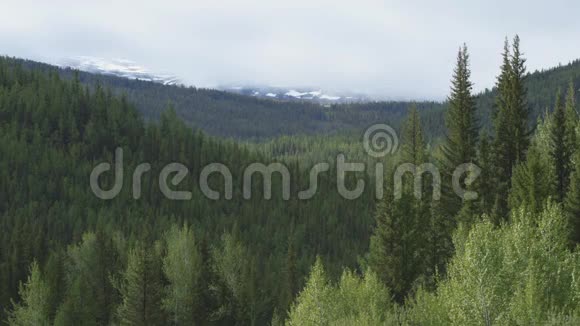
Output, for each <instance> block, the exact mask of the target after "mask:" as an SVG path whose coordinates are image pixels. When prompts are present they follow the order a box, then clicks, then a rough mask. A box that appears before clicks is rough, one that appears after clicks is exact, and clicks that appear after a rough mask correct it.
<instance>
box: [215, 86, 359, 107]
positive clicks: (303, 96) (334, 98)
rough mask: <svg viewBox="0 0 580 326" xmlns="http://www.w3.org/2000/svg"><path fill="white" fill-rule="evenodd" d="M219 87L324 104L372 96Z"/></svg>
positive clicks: (311, 89) (310, 89)
mask: <svg viewBox="0 0 580 326" xmlns="http://www.w3.org/2000/svg"><path fill="white" fill-rule="evenodd" d="M218 88H219V89H221V90H224V91H227V92H232V93H236V94H242V95H248V96H254V97H262V98H270V99H278V100H290V101H292V100H298V101H313V102H318V103H322V104H332V103H354V102H367V101H369V100H370V98H368V97H367V96H365V95H362V94H351V93H348V94H344V93H339V92H326V91H324V90H322V89H319V88H304V87H294V88H284V87H271V86H221V87H218Z"/></svg>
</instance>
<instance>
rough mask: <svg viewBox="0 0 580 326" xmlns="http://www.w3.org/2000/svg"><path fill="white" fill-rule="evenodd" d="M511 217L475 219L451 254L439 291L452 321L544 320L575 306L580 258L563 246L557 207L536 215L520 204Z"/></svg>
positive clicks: (508, 322)
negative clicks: (499, 221) (498, 223)
mask: <svg viewBox="0 0 580 326" xmlns="http://www.w3.org/2000/svg"><path fill="white" fill-rule="evenodd" d="M511 219H512V224H510V225H504V226H502V227H501V228H499V229H498V228H496V227H495V226H494V225H493V224H492V223H490V222H488V221H484V222H481V223H479V224H477V225H476V226H475V227H474V228H473V229H472V231H471V232H470V234H469V236H468V238H467V241H466V243H465V245H464V246H463V250H462V251H461V252H458V253H457V256H456V257H454V259H453V260H452V262H451V264H450V267H449V274H448V279H447V280H446V281H444V282H443V283H442V284H441V285H440V288H439V289H438V291H437V297H438V298H439V300H441V302H443V305H444V307H445V309H446V310H447V311H448V317H449V319H450V321H451V323H452V324H456V325H513V324H521V325H534V324H542V323H545V322H547V321H548V320H549V319H550V318H552V315H551V314H561V315H566V316H567V315H570V316H571V315H573V314H574V312H575V310H576V309H577V308H578V298H579V294H580V293H579V292H578V285H577V284H578V270H577V266H578V262H579V261H580V260H579V258H578V255H577V254H576V253H571V252H570V251H568V249H567V232H568V226H567V223H566V219H565V218H564V216H563V214H562V211H561V209H560V208H559V207H558V206H557V205H554V204H548V205H547V206H546V209H545V210H544V211H543V212H542V213H541V214H539V216H537V217H535V215H534V214H532V213H530V212H529V211H527V210H526V209H518V210H516V211H515V212H513V213H512V216H511ZM424 301H425V300H424ZM427 301H428V300H427ZM435 308H437V306H435ZM415 309H417V308H415ZM436 310H437V311H440V309H436ZM435 312H436V311H435Z"/></svg>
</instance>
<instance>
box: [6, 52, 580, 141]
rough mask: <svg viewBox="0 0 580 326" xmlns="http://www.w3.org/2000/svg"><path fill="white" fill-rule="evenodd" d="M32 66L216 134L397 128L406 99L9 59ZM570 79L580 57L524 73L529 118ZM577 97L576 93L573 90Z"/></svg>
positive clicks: (487, 117)
mask: <svg viewBox="0 0 580 326" xmlns="http://www.w3.org/2000/svg"><path fill="white" fill-rule="evenodd" d="M10 60H13V61H14V62H19V63H22V64H24V65H25V66H28V67H30V68H34V69H42V70H48V71H54V72H57V73H59V74H60V75H61V76H63V77H65V78H73V76H74V75H75V74H77V75H78V78H79V80H80V81H81V82H82V83H84V84H88V85H91V86H92V87H94V86H95V85H96V84H102V85H104V86H105V87H107V88H110V89H111V90H112V91H113V92H114V93H116V94H125V95H126V97H127V99H128V100H129V101H131V102H132V103H134V104H135V105H136V106H137V108H138V110H139V111H141V112H142V113H143V116H144V117H145V118H146V119H153V120H157V119H159V117H160V115H161V113H162V112H163V111H164V110H165V109H166V108H167V107H168V106H172V107H173V108H174V109H175V111H176V112H177V115H178V116H179V117H180V118H182V119H183V120H184V121H186V123H187V124H188V125H190V126H193V127H195V128H199V129H201V130H203V131H205V132H206V133H208V134H210V135H214V136H220V137H228V138H236V139H249V140H264V139H270V138H274V137H278V136H282V135H298V134H303V135H317V134H332V133H343V132H344V131H351V132H352V131H354V132H358V133H360V132H361V131H362V130H364V129H365V128H366V127H368V126H370V125H372V124H375V123H379V122H381V123H388V124H390V125H392V126H393V127H395V128H398V127H399V125H400V122H401V119H402V117H403V116H404V114H405V112H406V110H407V107H408V106H409V103H408V102H395V101H393V102H369V103H347V104H335V105H330V106H322V105H319V104H317V103H312V102H303V101H284V100H269V99H262V98H256V97H252V96H245V95H238V94H232V93H229V92H224V91H219V90H212V89H199V88H195V87H182V86H177V85H163V84H160V83H155V82H150V81H143V80H131V79H127V78H122V77H118V76H106V75H99V74H93V73H88V72H76V71H74V70H71V69H59V68H57V67H54V66H50V65H47V64H43V63H38V62H33V61H25V60H20V59H10ZM569 80H573V81H574V83H575V85H576V87H577V88H578V86H579V85H580V61H579V60H576V61H574V62H572V63H570V64H568V65H564V66H559V67H556V68H552V69H548V70H543V71H536V72H533V73H531V74H529V75H528V77H527V86H528V103H529V105H530V109H531V114H530V122H531V123H535V121H536V119H537V117H538V116H539V115H541V114H542V113H543V112H544V111H545V110H546V109H548V108H550V107H551V106H552V103H553V101H554V97H555V93H556V90H557V89H558V88H562V89H566V87H567V84H568V82H569ZM495 94H496V93H495V90H487V91H485V92H482V93H481V94H478V95H477V105H478V112H479V115H480V123H481V125H482V126H483V127H484V128H487V129H489V128H490V127H491V125H492V122H491V116H492V110H493V105H494V97H495ZM577 95H578V96H580V92H578V93H577ZM417 105H418V107H419V111H420V113H421V115H422V119H423V124H424V128H425V130H426V134H427V136H428V137H429V138H437V137H441V136H442V135H444V109H445V103H437V102H419V103H417Z"/></svg>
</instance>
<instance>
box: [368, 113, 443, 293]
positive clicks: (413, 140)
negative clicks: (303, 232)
mask: <svg viewBox="0 0 580 326" xmlns="http://www.w3.org/2000/svg"><path fill="white" fill-rule="evenodd" d="M401 141H402V146H401V151H402V152H401V163H403V164H413V165H414V166H415V167H418V166H420V165H421V164H422V163H424V162H425V161H426V158H427V154H426V151H425V140H424V138H423V130H422V127H421V120H420V118H419V114H418V112H417V110H416V108H415V107H413V106H412V107H411V108H410V110H409V113H408V117H407V120H406V122H405V124H404V126H403V130H402V132H401ZM414 181H415V180H414V176H413V175H412V174H411V173H406V174H405V175H404V176H403V179H402V183H403V184H402V185H401V188H400V189H401V191H402V193H401V197H400V198H399V199H395V198H394V197H395V196H394V193H393V192H392V189H390V188H389V187H387V188H386V189H385V193H384V199H383V200H382V201H381V202H380V203H379V204H378V206H377V211H376V215H375V220H376V226H375V230H374V233H373V235H372V237H371V244H370V252H369V266H370V268H371V270H372V271H374V272H375V273H376V274H377V276H378V277H379V279H381V281H382V282H383V283H384V284H385V285H387V287H388V288H389V289H391V291H392V293H393V296H394V298H395V300H396V301H397V302H399V303H402V302H403V301H404V299H405V297H406V296H407V294H408V293H409V291H410V290H411V288H412V285H413V282H414V281H415V280H416V279H417V278H418V277H420V276H422V275H423V274H424V272H425V271H426V270H427V269H428V264H429V262H431V261H432V260H431V259H429V258H428V257H429V253H430V251H431V248H428V247H427V244H428V243H429V242H428V241H427V239H428V238H429V237H430V236H431V234H429V233H430V232H433V231H432V230H430V229H429V224H430V205H429V204H430V198H431V197H430V196H428V195H430V193H429V191H428V189H427V188H428V187H427V186H428V185H429V181H431V180H428V178H425V177H423V180H422V194H421V195H422V196H421V198H418V197H417V196H416V194H415V192H414V186H415V183H414ZM397 182H398V181H397Z"/></svg>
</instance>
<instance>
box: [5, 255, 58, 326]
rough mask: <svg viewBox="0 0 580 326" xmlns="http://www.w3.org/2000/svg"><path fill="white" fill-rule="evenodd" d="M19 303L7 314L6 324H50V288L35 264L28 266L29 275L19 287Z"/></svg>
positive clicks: (39, 325) (21, 325)
mask: <svg viewBox="0 0 580 326" xmlns="http://www.w3.org/2000/svg"><path fill="white" fill-rule="evenodd" d="M19 294H20V298H21V302H20V303H13V305H14V308H13V309H12V311H10V312H9V314H8V324H9V325H13V326H32V325H38V326H48V325H50V324H51V322H50V317H49V313H50V304H51V303H50V301H49V298H50V288H49V286H48V285H47V284H46V282H45V281H44V280H43V279H42V275H41V273H40V268H39V267H38V264H37V263H36V262H33V263H32V265H31V266H30V275H29V276H28V280H27V281H26V283H25V284H21V285H20V291H19Z"/></svg>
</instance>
